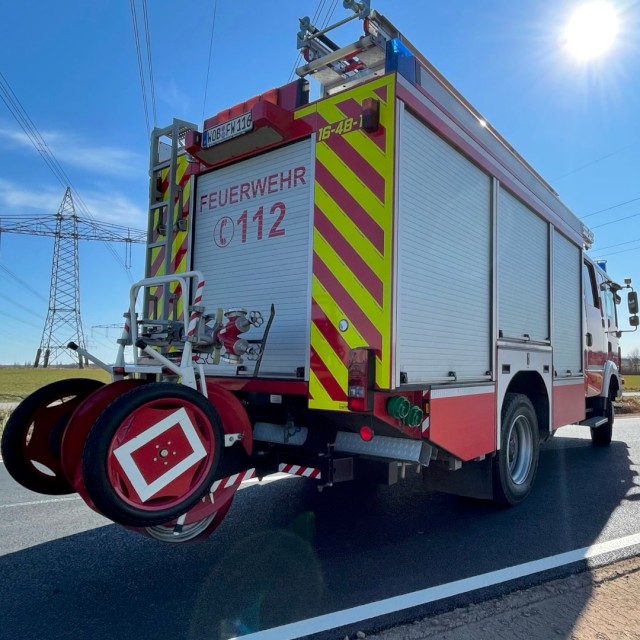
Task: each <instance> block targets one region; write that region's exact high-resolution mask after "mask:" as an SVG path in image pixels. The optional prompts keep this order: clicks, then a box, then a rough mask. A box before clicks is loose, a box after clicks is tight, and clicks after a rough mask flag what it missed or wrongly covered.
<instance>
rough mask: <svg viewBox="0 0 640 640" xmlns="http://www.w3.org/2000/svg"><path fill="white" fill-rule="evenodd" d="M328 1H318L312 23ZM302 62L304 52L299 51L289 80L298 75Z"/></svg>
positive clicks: (316, 19)
mask: <svg viewBox="0 0 640 640" xmlns="http://www.w3.org/2000/svg"><path fill="white" fill-rule="evenodd" d="M326 1H327V0H320V1H319V2H318V6H317V7H316V10H315V12H314V14H313V18H311V24H315V23H316V22H317V21H318V18H319V17H320V14H321V13H322V10H323V9H324V5H325V3H326ZM301 62H302V53H301V52H300V51H298V55H297V56H296V61H295V62H294V63H293V69H291V73H290V74H289V79H288V80H287V82H291V81H292V80H293V78H294V76H295V75H296V69H297V68H298V67H299V66H300V63H301Z"/></svg>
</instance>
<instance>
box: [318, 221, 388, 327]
mask: <svg viewBox="0 0 640 640" xmlns="http://www.w3.org/2000/svg"><path fill="white" fill-rule="evenodd" d="M313 246H314V249H315V252H316V254H317V255H318V257H319V258H320V259H321V260H322V261H323V262H324V263H325V265H326V266H327V268H328V269H329V271H331V273H333V275H334V276H335V277H336V278H337V279H338V280H339V281H340V284H341V285H342V286H343V287H344V289H345V291H346V292H347V293H348V294H349V295H350V296H351V297H352V298H353V299H354V300H355V301H356V302H357V304H358V306H359V307H360V308H361V309H362V311H363V312H364V314H365V315H366V316H368V317H369V318H370V319H371V321H372V322H373V324H374V325H378V324H379V323H380V322H381V321H382V309H381V308H380V307H379V306H378V303H377V302H376V301H375V298H374V297H373V296H372V295H371V294H370V293H369V291H368V289H367V288H366V287H365V286H364V285H363V284H362V283H361V282H360V280H358V278H357V277H356V276H355V274H354V273H353V271H352V270H351V269H350V268H349V267H348V266H347V265H346V264H345V263H344V262H343V261H342V260H341V258H340V257H339V256H338V254H337V253H336V251H335V250H334V249H333V247H332V246H331V245H330V244H329V243H328V242H327V241H326V240H325V239H324V238H323V237H322V235H321V234H320V232H319V231H318V230H317V229H315V230H314V232H313Z"/></svg>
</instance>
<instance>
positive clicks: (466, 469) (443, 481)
mask: <svg viewBox="0 0 640 640" xmlns="http://www.w3.org/2000/svg"><path fill="white" fill-rule="evenodd" d="M492 468H493V457H486V458H485V459H484V460H481V461H479V462H465V463H463V465H462V467H461V468H460V469H458V470H457V471H450V470H449V467H448V466H445V465H443V464H439V463H437V462H432V463H431V464H430V465H429V467H427V468H425V469H423V476H422V479H423V481H424V483H425V486H426V487H427V488H428V489H430V490H431V491H441V492H443V493H451V494H453V495H456V496H465V497H467V498H480V499H482V500H492V499H493V481H492Z"/></svg>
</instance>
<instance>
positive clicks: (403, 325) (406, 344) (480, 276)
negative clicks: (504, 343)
mask: <svg viewBox="0 0 640 640" xmlns="http://www.w3.org/2000/svg"><path fill="white" fill-rule="evenodd" d="M403 118H404V119H403V122H402V134H401V151H400V154H401V155H400V166H399V176H400V184H399V189H400V193H399V203H398V204H399V210H398V257H397V263H398V288H397V291H398V301H397V325H396V326H397V329H396V331H397V334H396V345H397V347H396V348H397V364H396V369H397V372H398V376H397V377H398V381H399V375H400V372H403V373H406V374H407V377H408V381H409V382H410V383H411V382H418V381H425V380H431V379H437V378H442V377H447V376H448V375H449V372H452V371H454V372H455V373H456V375H457V376H458V377H459V378H473V377H480V376H484V375H485V374H486V373H487V372H488V371H489V369H490V368H491V365H490V309H491V203H490V201H491V180H490V178H489V176H488V175H486V174H485V173H483V172H482V171H481V170H480V169H478V168H477V167H476V166H475V165H474V164H473V163H472V162H470V161H469V160H468V159H467V158H465V157H464V156H463V155H461V154H460V153H459V152H458V151H457V150H456V149H454V148H453V147H452V146H450V145H449V144H448V143H447V142H445V141H444V140H443V139H442V138H440V137H439V136H438V135H437V134H435V133H434V132H433V131H432V130H431V129H429V128H427V127H426V126H425V125H423V124H422V123H421V122H420V121H419V120H418V119H417V118H415V117H414V116H413V115H411V114H409V113H406V112H405V114H404V116H403Z"/></svg>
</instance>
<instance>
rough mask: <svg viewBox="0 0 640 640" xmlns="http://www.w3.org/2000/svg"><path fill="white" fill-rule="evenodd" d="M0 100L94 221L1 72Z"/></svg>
mask: <svg viewBox="0 0 640 640" xmlns="http://www.w3.org/2000/svg"><path fill="white" fill-rule="evenodd" d="M0 99H2V101H3V102H4V104H5V105H6V107H7V109H9V112H10V113H11V115H12V116H13V117H14V119H15V120H16V122H17V123H18V125H20V128H21V129H22V130H23V131H24V133H25V135H26V136H27V138H28V139H29V141H30V142H31V144H32V145H33V146H34V148H35V149H36V151H37V152H38V153H39V154H40V157H41V158H42V159H43V160H44V162H45V164H46V165H47V166H48V167H49V169H50V170H51V172H52V173H53V175H54V176H55V177H56V179H57V180H58V181H59V182H60V184H61V185H62V186H63V187H64V188H65V189H66V188H67V186H69V187H71V188H72V190H73V192H74V194H75V197H76V201H77V202H78V204H79V209H81V210H82V211H83V213H84V214H85V216H86V217H87V218H91V219H92V220H94V219H95V218H94V216H93V214H92V213H91V211H90V210H89V207H87V205H86V204H85V202H84V200H83V199H82V197H81V196H80V194H79V193H78V190H77V189H76V188H75V186H74V185H73V183H72V182H71V180H70V179H69V176H68V175H67V173H66V171H65V170H64V169H63V167H62V165H61V164H60V163H59V162H58V159H57V158H56V156H55V154H54V153H53V151H52V150H51V149H50V148H49V146H48V145H47V143H46V141H45V139H44V138H43V136H42V134H41V133H40V131H39V130H38V128H37V127H36V125H35V123H34V122H33V120H32V119H31V117H30V116H29V114H28V113H27V111H26V109H25V108H24V106H23V105H22V103H21V102H20V99H19V98H18V96H17V95H16V94H15V92H14V91H13V89H12V88H11V85H10V84H9V81H8V80H7V79H6V77H5V76H4V75H3V74H2V72H0ZM105 244H106V247H107V249H108V250H109V252H110V253H111V255H112V256H113V258H114V259H115V260H116V262H118V263H119V264H120V266H121V267H122V268H123V269H124V270H125V272H126V274H127V277H128V278H129V281H130V282H133V278H132V276H131V272H130V271H129V269H127V266H126V264H125V263H124V262H123V260H122V259H121V258H120V256H119V255H118V253H117V252H116V251H115V249H114V248H113V246H111V244H109V243H105Z"/></svg>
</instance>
